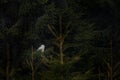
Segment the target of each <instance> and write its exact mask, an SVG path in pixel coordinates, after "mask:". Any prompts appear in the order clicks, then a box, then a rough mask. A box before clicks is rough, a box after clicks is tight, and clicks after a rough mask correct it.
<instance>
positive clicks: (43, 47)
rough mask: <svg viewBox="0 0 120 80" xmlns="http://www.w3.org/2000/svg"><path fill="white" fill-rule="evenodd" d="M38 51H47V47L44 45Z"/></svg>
mask: <svg viewBox="0 0 120 80" xmlns="http://www.w3.org/2000/svg"><path fill="white" fill-rule="evenodd" d="M37 51H41V52H44V51H45V45H44V44H42V45H41V46H40V47H39V48H38V49H37Z"/></svg>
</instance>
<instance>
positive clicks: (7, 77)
mask: <svg viewBox="0 0 120 80" xmlns="http://www.w3.org/2000/svg"><path fill="white" fill-rule="evenodd" d="M6 48H7V53H6V56H7V57H6V80H9V67H10V51H9V43H7V46H6Z"/></svg>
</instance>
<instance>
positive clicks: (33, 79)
mask: <svg viewBox="0 0 120 80" xmlns="http://www.w3.org/2000/svg"><path fill="white" fill-rule="evenodd" d="M31 50H32V55H31V59H32V60H31V70H32V80H35V77H34V76H35V71H34V56H33V54H34V52H33V46H32V47H31Z"/></svg>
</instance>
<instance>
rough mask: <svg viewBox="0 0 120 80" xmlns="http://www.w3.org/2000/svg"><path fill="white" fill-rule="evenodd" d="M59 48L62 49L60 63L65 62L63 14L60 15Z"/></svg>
mask: <svg viewBox="0 0 120 80" xmlns="http://www.w3.org/2000/svg"><path fill="white" fill-rule="evenodd" d="M59 30H60V33H59V38H60V39H59V50H60V64H63V35H62V16H59Z"/></svg>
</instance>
